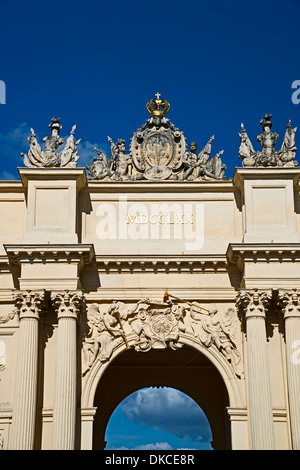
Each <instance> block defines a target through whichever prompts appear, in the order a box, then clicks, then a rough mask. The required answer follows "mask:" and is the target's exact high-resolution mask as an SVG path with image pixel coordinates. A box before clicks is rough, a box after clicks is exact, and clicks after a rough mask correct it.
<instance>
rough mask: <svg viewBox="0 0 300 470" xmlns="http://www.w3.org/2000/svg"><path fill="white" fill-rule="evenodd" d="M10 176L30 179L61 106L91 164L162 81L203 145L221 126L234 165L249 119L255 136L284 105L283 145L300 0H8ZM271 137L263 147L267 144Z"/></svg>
mask: <svg viewBox="0 0 300 470" xmlns="http://www.w3.org/2000/svg"><path fill="white" fill-rule="evenodd" d="M0 9H1V30H0V40H1V62H0V80H3V81H4V82H5V84H6V104H5V105H0V152H1V168H0V178H2V179H3V178H4V179H6V178H10V177H15V178H18V173H17V170H16V168H17V166H22V165H23V162H22V159H21V157H20V156H19V153H20V152H25V153H27V150H28V142H27V136H28V134H29V129H30V127H33V128H34V130H35V132H36V134H37V135H38V136H39V138H40V139H42V138H43V137H44V136H45V135H48V132H49V129H48V124H49V122H50V120H51V118H52V117H53V116H55V117H56V116H57V117H60V118H61V123H62V125H63V129H62V135H63V136H66V135H68V134H69V132H70V130H71V127H72V126H73V124H76V125H77V130H76V136H77V138H81V139H82V143H81V147H80V155H81V158H80V159H79V161H78V165H79V166H83V167H85V164H86V163H89V162H91V160H92V158H93V157H94V156H96V154H95V152H94V151H93V149H92V147H93V145H97V146H98V147H100V148H102V149H103V150H107V151H108V145H107V136H110V137H112V138H113V140H116V139H118V138H123V139H125V140H126V142H127V148H128V145H129V141H130V137H131V135H132V133H133V132H134V131H135V130H136V129H137V128H138V127H140V125H142V124H143V123H144V122H145V121H146V119H147V118H148V113H147V111H146V109H145V105H146V103H147V101H149V100H150V99H152V98H154V94H155V93H156V92H157V91H159V92H160V93H161V94H162V97H163V98H165V99H167V100H168V101H169V102H170V104H171V109H170V112H169V114H168V117H169V118H170V119H171V121H172V122H173V123H174V124H175V125H176V126H177V127H179V128H180V129H181V130H182V131H184V132H185V135H186V138H187V142H188V143H189V142H190V141H196V142H197V143H198V145H199V146H200V147H201V148H202V146H204V145H205V144H206V142H207V140H208V139H209V137H210V136H211V135H215V141H214V144H213V152H218V151H219V150H224V154H223V160H224V162H225V163H226V164H227V167H228V168H227V171H226V176H227V177H232V175H233V172H234V168H235V166H240V160H239V158H238V147H239V136H238V132H239V130H240V124H241V122H243V123H244V124H245V127H246V129H247V132H248V134H249V137H250V138H251V140H252V142H253V144H254V146H257V145H259V144H257V143H256V136H257V135H258V134H259V133H260V132H261V126H260V124H259V122H260V119H261V118H262V117H263V116H264V114H265V113H271V114H272V115H273V130H275V131H276V132H278V133H279V140H278V145H281V142H282V139H283V135H284V131H285V125H286V123H287V122H288V120H289V119H291V120H292V124H293V125H294V126H297V125H298V124H299V117H300V104H299V105H295V104H293V103H292V100H291V95H292V92H293V91H294V90H292V88H291V84H292V83H293V81H294V80H297V79H300V62H299V60H298V57H299V50H300V36H299V21H300V2H299V0H286V1H285V2H283V1H282V0H280V1H278V0H272V1H270V0H264V1H263V2H259V1H257V0H253V1H251V2H250V1H249V2H240V1H238V0H228V1H226V2H224V1H216V0H211V1H209V2H204V1H201V0H200V1H191V0H186V1H185V2H179V1H177V0H175V1H172V2H157V1H156V0H153V1H152V2H151V3H149V2H138V1H136V0H128V1H123V2H121V1H120V0H111V1H110V2H103V1H99V0H98V1H95V0H85V1H84V2H83V1H78V0H73V1H69V0H62V1H58V0H51V2H41V1H36V0H34V1H30V0H29V1H26V2H24V1H17V0H0ZM258 148H259V147H258Z"/></svg>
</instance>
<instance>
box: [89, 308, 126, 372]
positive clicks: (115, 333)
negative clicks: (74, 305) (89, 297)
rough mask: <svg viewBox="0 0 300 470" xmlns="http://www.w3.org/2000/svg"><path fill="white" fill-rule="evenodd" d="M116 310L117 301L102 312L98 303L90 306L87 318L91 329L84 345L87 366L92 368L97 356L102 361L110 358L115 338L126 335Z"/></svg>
mask: <svg viewBox="0 0 300 470" xmlns="http://www.w3.org/2000/svg"><path fill="white" fill-rule="evenodd" d="M116 312H117V308H116V304H115V303H113V304H111V305H110V307H109V308H108V311H107V312H102V311H101V309H100V307H99V305H98V304H91V305H90V306H89V308H88V312H87V318H88V325H89V328H90V330H89V333H88V335H87V337H86V340H85V342H84V345H83V355H84V359H85V364H86V366H87V368H90V367H91V366H92V365H93V363H94V361H95V360H96V359H97V358H98V359H99V360H100V361H101V362H105V361H107V360H109V359H110V357H111V355H112V352H113V341H114V339H115V338H117V337H120V336H121V337H124V331H123V329H122V328H121V326H120V323H119V320H118V318H117V315H116Z"/></svg>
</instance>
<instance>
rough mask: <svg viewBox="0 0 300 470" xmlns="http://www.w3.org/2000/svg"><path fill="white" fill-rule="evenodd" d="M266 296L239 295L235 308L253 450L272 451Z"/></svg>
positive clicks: (264, 293) (260, 293)
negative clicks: (243, 338)
mask: <svg viewBox="0 0 300 470" xmlns="http://www.w3.org/2000/svg"><path fill="white" fill-rule="evenodd" d="M269 301H270V299H269V296H268V294H267V293H266V292H259V291H257V290H254V291H244V292H240V294H239V297H238V301H237V305H238V307H239V308H240V309H241V310H242V311H243V313H244V315H245V318H246V335H247V382H248V400H249V403H248V411H249V423H250V433H251V447H252V449H253V450H272V449H274V428H273V412H272V401H271V384H270V374H269V362H268V352H267V336H266V324H265V318H266V314H265V309H266V307H267V305H268V304H269Z"/></svg>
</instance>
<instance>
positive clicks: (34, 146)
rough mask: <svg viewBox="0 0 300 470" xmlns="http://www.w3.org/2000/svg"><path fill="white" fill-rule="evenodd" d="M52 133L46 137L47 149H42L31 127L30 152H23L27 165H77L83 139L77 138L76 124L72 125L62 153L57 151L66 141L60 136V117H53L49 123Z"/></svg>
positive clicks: (48, 166)
mask: <svg viewBox="0 0 300 470" xmlns="http://www.w3.org/2000/svg"><path fill="white" fill-rule="evenodd" d="M49 128H50V129H51V135H50V136H47V137H44V139H43V141H44V143H45V150H44V151H43V150H42V149H41V146H40V145H39V143H38V141H37V138H36V134H35V133H34V130H33V129H32V128H31V129H30V132H31V135H30V136H29V137H28V142H29V152H28V155H26V154H24V153H21V154H20V155H21V157H22V158H23V162H24V165H25V166H27V167H40V168H53V167H76V165H77V164H76V162H77V160H78V158H79V156H78V152H77V146H78V145H79V143H80V141H81V139H79V140H77V141H76V140H75V138H74V133H75V129H76V126H73V127H72V130H71V133H70V136H69V137H68V139H67V142H66V145H65V147H64V148H63V150H62V151H61V152H60V153H57V150H58V148H59V147H60V145H62V144H63V143H64V139H63V138H62V137H60V135H59V133H60V131H61V129H62V126H61V124H60V120H59V118H52V120H51V123H50V124H49Z"/></svg>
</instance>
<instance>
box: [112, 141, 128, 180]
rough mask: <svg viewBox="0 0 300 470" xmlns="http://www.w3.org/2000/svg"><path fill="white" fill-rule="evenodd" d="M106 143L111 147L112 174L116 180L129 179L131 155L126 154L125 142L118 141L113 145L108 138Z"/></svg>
mask: <svg viewBox="0 0 300 470" xmlns="http://www.w3.org/2000/svg"><path fill="white" fill-rule="evenodd" d="M108 141H109V142H110V146H111V159H112V164H111V170H112V171H113V172H114V177H115V178H116V179H121V180H123V179H130V177H131V173H132V158H131V155H129V154H126V153H125V151H126V144H125V140H123V139H118V141H117V143H116V144H115V143H114V142H113V141H112V139H111V138H110V137H108Z"/></svg>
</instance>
